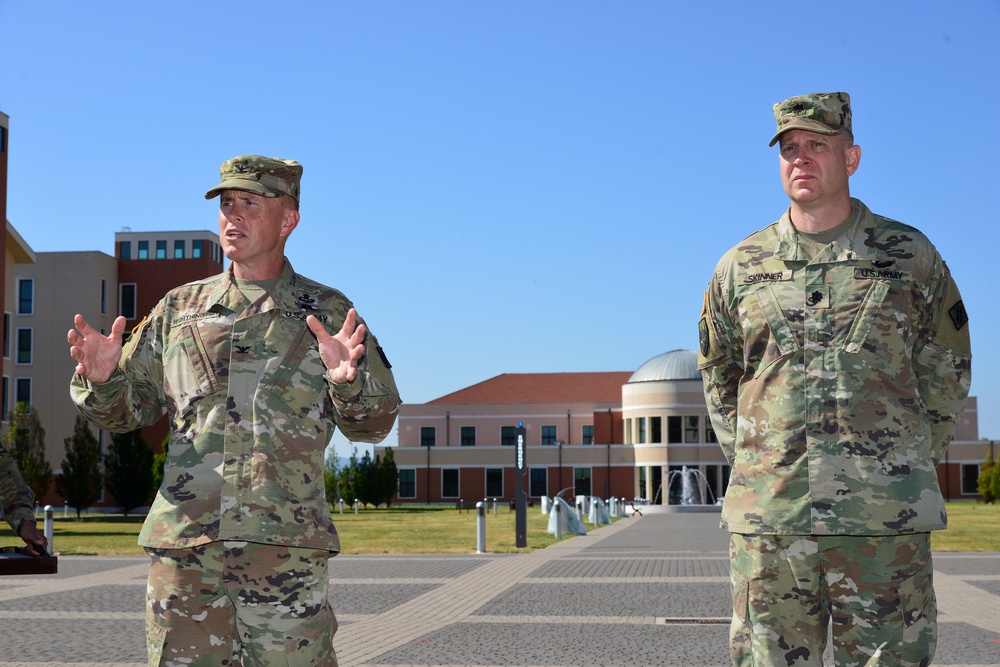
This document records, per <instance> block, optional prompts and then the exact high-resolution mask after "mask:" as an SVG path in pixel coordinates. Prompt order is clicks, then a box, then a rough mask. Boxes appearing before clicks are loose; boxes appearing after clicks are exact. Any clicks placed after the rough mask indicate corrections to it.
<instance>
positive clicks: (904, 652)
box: [899, 559, 937, 666]
mask: <svg viewBox="0 0 1000 667" xmlns="http://www.w3.org/2000/svg"><path fill="white" fill-rule="evenodd" d="M899 622H900V623H901V624H902V629H901V634H902V645H901V646H900V649H899V653H900V663H899V664H900V665H921V666H923V665H929V664H930V662H931V659H933V657H934V652H935V651H936V649H937V599H936V598H935V596H934V570H933V566H932V563H931V561H930V559H928V561H927V563H925V564H924V566H923V567H922V568H920V570H918V571H917V572H916V573H915V574H914V575H913V576H912V577H910V578H908V579H906V580H905V581H903V582H902V583H901V584H900V586H899Z"/></svg>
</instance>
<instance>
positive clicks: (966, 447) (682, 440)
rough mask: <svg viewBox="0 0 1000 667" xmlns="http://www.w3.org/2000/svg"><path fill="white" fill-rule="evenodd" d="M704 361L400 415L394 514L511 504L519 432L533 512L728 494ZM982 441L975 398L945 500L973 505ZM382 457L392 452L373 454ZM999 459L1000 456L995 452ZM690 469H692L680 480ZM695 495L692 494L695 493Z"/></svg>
mask: <svg viewBox="0 0 1000 667" xmlns="http://www.w3.org/2000/svg"><path fill="white" fill-rule="evenodd" d="M697 363H698V355H697V353H696V352H694V351H693V350H672V351H670V352H665V353H663V354H659V355H657V356H655V357H653V358H652V359H650V360H649V361H647V362H646V363H644V364H642V365H641V366H640V367H639V368H638V369H636V370H635V371H634V372H604V373H505V374H503V375H498V376H496V377H494V378H490V379H489V380H485V381H483V382H480V383H478V384H475V385H472V386H470V387H466V388H465V389H460V390H458V391H456V392H454V393H451V394H448V395H446V396H442V397H441V398H438V399H435V400H433V401H430V402H428V403H423V404H414V405H410V404H404V405H402V406H401V407H400V412H399V421H398V426H397V428H398V433H399V438H398V446H397V447H395V448H394V449H393V455H394V459H395V462H396V466H397V468H398V469H399V485H398V490H397V497H396V498H395V499H394V502H397V503H421V504H424V503H452V502H455V503H459V502H460V503H463V504H465V505H474V503H475V502H477V501H479V500H482V499H484V498H490V499H492V498H497V499H499V500H502V501H509V500H513V499H514V488H515V479H514V471H515V461H514V450H515V448H514V443H515V441H516V439H515V429H516V428H517V427H518V425H519V424H523V427H524V429H525V437H526V444H527V450H526V459H527V468H528V471H527V474H526V478H525V480H524V488H525V489H526V490H527V493H528V498H529V500H531V501H535V502H537V501H539V500H540V499H541V497H542V496H548V497H549V498H551V497H553V496H554V495H556V494H561V495H562V497H564V498H572V497H573V496H575V495H588V496H589V495H596V496H601V497H602V498H610V497H618V498H628V499H633V498H644V499H646V500H648V501H650V502H652V503H654V504H677V503H680V502H681V501H682V500H686V501H690V500H691V497H690V495H689V496H688V497H687V498H684V497H683V494H682V484H681V482H682V481H683V480H684V479H685V478H687V479H688V480H689V481H690V480H692V479H693V480H696V482H697V488H696V489H695V493H696V496H697V498H696V501H702V502H704V503H706V504H712V503H715V501H716V500H717V499H718V498H720V497H722V496H724V495H725V488H726V484H727V483H728V481H729V466H728V465H727V463H726V460H725V457H724V456H723V455H722V450H721V449H720V448H719V445H718V442H717V441H716V438H715V433H714V431H713V430H712V426H711V424H710V423H709V419H708V411H707V409H706V408H705V399H704V394H703V393H702V383H701V375H700V373H699V371H698V366H697ZM995 444H996V443H994V442H992V441H986V440H980V439H979V434H978V419H977V415H976V399H975V398H974V397H971V398H969V400H968V402H967V404H966V408H965V413H964V414H963V416H962V419H961V421H960V423H959V425H958V430H957V434H956V438H955V440H954V442H953V443H952V445H951V447H950V448H949V450H948V455H947V457H946V459H945V461H944V462H942V464H941V465H940V466H939V467H938V476H939V479H940V482H941V489H942V492H943V493H944V496H945V498H946V499H949V500H973V499H976V498H978V496H977V493H976V491H977V490H976V479H977V478H978V476H979V469H980V464H981V463H982V461H983V459H984V458H985V456H986V454H987V452H988V451H990V448H991V447H994V445H995ZM375 453H376V454H377V455H383V456H384V454H385V449H384V448H380V447H376V448H375ZM996 454H1000V452H996V453H995V456H996ZM685 469H686V470H685ZM689 491H690V489H689Z"/></svg>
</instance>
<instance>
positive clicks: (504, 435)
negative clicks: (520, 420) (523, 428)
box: [500, 426, 517, 447]
mask: <svg viewBox="0 0 1000 667" xmlns="http://www.w3.org/2000/svg"><path fill="white" fill-rule="evenodd" d="M500 444H501V445H503V446H505V447H513V446H514V445H516V444H517V427H516V426H501V427H500Z"/></svg>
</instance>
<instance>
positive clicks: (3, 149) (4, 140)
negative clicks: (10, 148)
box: [0, 127, 7, 153]
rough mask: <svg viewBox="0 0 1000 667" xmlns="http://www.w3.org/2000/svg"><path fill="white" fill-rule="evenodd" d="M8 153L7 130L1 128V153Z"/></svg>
mask: <svg viewBox="0 0 1000 667" xmlns="http://www.w3.org/2000/svg"><path fill="white" fill-rule="evenodd" d="M6 152H7V128H6V127H0V153H6Z"/></svg>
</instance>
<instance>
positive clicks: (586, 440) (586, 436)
mask: <svg viewBox="0 0 1000 667" xmlns="http://www.w3.org/2000/svg"><path fill="white" fill-rule="evenodd" d="M581 441H582V442H583V444H585V445H592V444H594V425H593V424H584V425H583V437H582V439H581Z"/></svg>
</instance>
